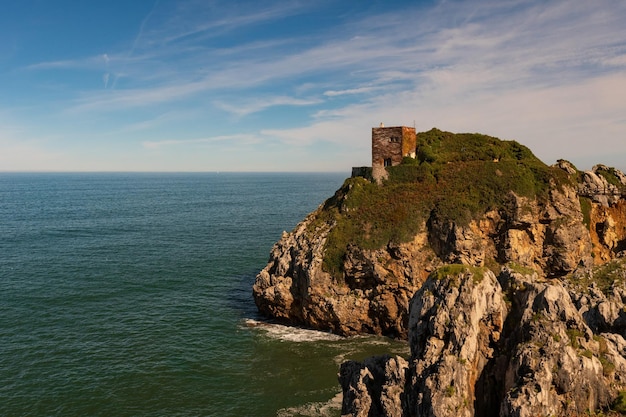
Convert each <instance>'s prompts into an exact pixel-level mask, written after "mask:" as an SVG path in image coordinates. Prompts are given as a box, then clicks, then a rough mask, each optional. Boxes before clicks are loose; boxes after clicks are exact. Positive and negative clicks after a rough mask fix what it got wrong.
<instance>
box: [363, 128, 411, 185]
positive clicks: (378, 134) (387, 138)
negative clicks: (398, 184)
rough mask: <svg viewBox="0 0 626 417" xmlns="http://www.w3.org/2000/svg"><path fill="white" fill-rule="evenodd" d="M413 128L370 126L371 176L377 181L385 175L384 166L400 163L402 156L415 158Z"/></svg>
mask: <svg viewBox="0 0 626 417" xmlns="http://www.w3.org/2000/svg"><path fill="white" fill-rule="evenodd" d="M416 144H417V143H416V136H415V128H414V127H407V126H394V127H384V125H383V124H382V123H381V124H380V127H373V128H372V177H373V178H374V180H376V181H377V182H380V181H381V180H382V179H383V178H386V177H387V170H386V169H385V167H388V166H395V165H400V163H401V162H402V158H404V157H405V156H410V157H412V158H415V147H416Z"/></svg>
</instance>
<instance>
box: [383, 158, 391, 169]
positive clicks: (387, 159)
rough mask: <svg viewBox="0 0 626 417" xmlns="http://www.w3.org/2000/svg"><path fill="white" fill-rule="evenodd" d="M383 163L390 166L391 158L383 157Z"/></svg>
mask: <svg viewBox="0 0 626 417" xmlns="http://www.w3.org/2000/svg"><path fill="white" fill-rule="evenodd" d="M384 165H385V166H386V167H390V166H391V158H385V162H384Z"/></svg>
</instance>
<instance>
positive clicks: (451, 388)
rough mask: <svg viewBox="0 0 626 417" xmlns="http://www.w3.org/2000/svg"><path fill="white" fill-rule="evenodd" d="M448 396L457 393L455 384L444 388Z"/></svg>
mask: <svg viewBox="0 0 626 417" xmlns="http://www.w3.org/2000/svg"><path fill="white" fill-rule="evenodd" d="M444 392H445V394H446V397H452V396H453V395H454V394H455V393H456V389H455V388H454V386H453V385H448V386H447V387H446V389H445V390H444Z"/></svg>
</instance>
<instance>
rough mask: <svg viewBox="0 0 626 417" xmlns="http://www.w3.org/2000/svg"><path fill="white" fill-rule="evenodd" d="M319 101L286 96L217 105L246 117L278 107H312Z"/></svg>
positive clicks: (319, 101) (219, 103)
mask: <svg viewBox="0 0 626 417" xmlns="http://www.w3.org/2000/svg"><path fill="white" fill-rule="evenodd" d="M321 102H322V101H321V100H319V99H301V98H294V97H286V96H277V97H264V98H255V99H253V100H250V101H247V102H243V103H223V102H216V103H215V105H216V106H217V107H218V108H221V109H222V110H226V111H227V112H229V113H233V114H235V115H237V116H240V117H241V116H246V115H249V114H252V113H258V112H260V111H263V110H265V109H268V108H270V107H276V106H311V105H313V104H319V103H321Z"/></svg>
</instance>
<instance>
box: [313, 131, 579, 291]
mask: <svg viewBox="0 0 626 417" xmlns="http://www.w3.org/2000/svg"><path fill="white" fill-rule="evenodd" d="M416 155H417V157H416V159H413V158H405V160H404V163H403V164H401V165H398V166H395V167H390V168H388V172H389V178H388V180H386V181H385V182H384V184H382V185H377V184H375V183H371V182H369V181H367V180H365V179H364V178H349V179H348V180H346V182H345V183H344V185H343V187H342V188H341V189H340V190H339V191H338V192H337V194H336V195H335V196H334V197H333V198H331V199H329V200H328V201H327V202H326V206H325V210H324V211H323V213H322V214H321V215H320V217H319V218H318V221H320V222H325V221H331V222H333V223H334V224H335V227H333V229H332V230H331V232H330V234H329V237H328V240H327V242H326V252H325V259H324V269H325V270H326V271H327V272H330V273H331V274H332V275H333V276H335V277H336V278H337V279H341V277H342V275H343V271H342V264H343V257H344V256H345V253H346V248H347V247H348V245H350V244H354V245H357V246H359V247H362V248H365V249H378V248H381V247H384V246H385V245H387V244H388V243H389V242H397V243H400V242H406V241H409V240H411V239H412V238H413V237H414V236H415V235H416V234H417V233H418V232H419V231H420V230H421V229H423V228H424V227H425V225H426V221H427V220H428V219H429V218H432V219H437V220H438V221H441V222H455V223H457V224H461V225H467V224H468V223H469V222H471V221H472V220H474V219H477V218H479V217H480V216H482V215H483V214H484V213H485V212H487V211H488V210H490V209H495V208H498V207H501V206H503V205H504V204H506V202H507V200H508V199H509V196H508V194H509V192H510V191H513V192H515V193H516V194H517V195H519V196H524V197H530V198H533V197H536V198H539V199H544V198H547V196H548V190H549V188H550V186H551V184H554V185H556V186H559V185H562V184H564V183H569V182H570V180H569V178H568V176H567V174H566V173H565V172H564V171H562V170H561V169H558V168H551V167H548V166H547V165H545V164H544V163H543V162H541V161H540V160H539V159H538V158H536V157H535V156H534V155H533V154H532V152H531V151H530V150H529V149H528V148H526V147H525V146H522V145H520V144H519V143H517V142H515V141H502V140H499V139H497V138H494V137H490V136H486V135H481V134H476V133H462V134H454V133H450V132H443V131H441V130H438V129H432V130H430V131H428V132H423V133H418V134H417V149H416ZM312 227H315V225H312Z"/></svg>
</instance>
